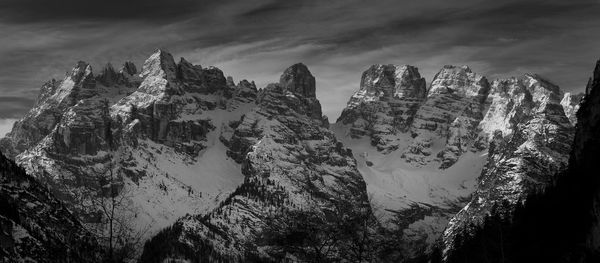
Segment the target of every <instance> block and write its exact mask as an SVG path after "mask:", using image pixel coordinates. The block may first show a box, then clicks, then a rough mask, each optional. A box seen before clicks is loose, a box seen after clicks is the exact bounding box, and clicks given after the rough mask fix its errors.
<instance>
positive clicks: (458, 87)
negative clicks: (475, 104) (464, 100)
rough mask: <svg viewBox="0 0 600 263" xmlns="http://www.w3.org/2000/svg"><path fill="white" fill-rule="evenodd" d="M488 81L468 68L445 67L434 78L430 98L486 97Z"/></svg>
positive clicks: (429, 92)
mask: <svg viewBox="0 0 600 263" xmlns="http://www.w3.org/2000/svg"><path fill="white" fill-rule="evenodd" d="M487 92H489V83H488V80H487V79H486V78H485V77H484V76H482V75H479V74H476V73H474V72H473V71H471V68H469V67H468V66H452V65H446V66H444V67H443V68H442V69H441V70H440V71H439V72H438V73H437V74H436V75H435V77H434V78H433V81H432V82H431V86H430V88H429V91H428V96H433V95H435V94H446V93H456V94H461V95H462V94H464V95H465V96H470V97H473V96H486V94H487Z"/></svg>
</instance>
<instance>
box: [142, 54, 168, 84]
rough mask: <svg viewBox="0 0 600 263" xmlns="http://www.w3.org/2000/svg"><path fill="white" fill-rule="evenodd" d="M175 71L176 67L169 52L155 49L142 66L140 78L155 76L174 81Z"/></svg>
mask: <svg viewBox="0 0 600 263" xmlns="http://www.w3.org/2000/svg"><path fill="white" fill-rule="evenodd" d="M176 71H177V65H176V64H175V60H174V59H173V55H171V54H170V53H169V52H167V51H165V50H162V49H157V50H156V51H155V52H154V53H153V54H152V55H150V57H149V58H148V59H146V61H145V62H144V65H143V66H142V72H141V74H140V75H141V77H142V78H145V77H148V76H156V77H161V78H165V79H174V78H175V76H176V75H175V73H176Z"/></svg>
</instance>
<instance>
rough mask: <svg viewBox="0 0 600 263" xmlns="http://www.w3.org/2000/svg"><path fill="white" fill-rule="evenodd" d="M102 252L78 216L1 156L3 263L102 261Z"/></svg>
mask: <svg viewBox="0 0 600 263" xmlns="http://www.w3.org/2000/svg"><path fill="white" fill-rule="evenodd" d="M100 251H101V250H100V248H99V246H98V243H97V242H96V239H95V238H94V237H93V236H92V234H91V233H90V232H88V231H87V230H86V229H85V228H84V226H83V225H82V224H81V223H80V222H79V220H78V219H77V217H75V216H74V215H72V214H71V213H70V212H69V210H67V208H66V207H65V206H64V205H63V204H62V203H61V202H60V201H59V200H57V199H56V198H54V197H53V196H52V194H50V193H49V192H48V191H47V190H46V188H45V186H43V185H42V184H40V183H38V182H37V181H36V180H35V179H34V178H32V177H30V176H29V175H27V174H26V173H25V171H24V170H23V169H22V168H21V167H19V166H18V165H17V164H15V163H14V162H13V161H11V160H9V159H7V158H6V157H5V156H4V155H3V154H2V153H0V261H2V262H29V261H35V262H98V261H101V257H100V256H101V255H100Z"/></svg>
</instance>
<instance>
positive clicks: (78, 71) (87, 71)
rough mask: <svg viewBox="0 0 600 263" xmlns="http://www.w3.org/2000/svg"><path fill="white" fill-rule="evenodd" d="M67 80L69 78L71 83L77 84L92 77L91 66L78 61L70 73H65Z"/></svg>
mask: <svg viewBox="0 0 600 263" xmlns="http://www.w3.org/2000/svg"><path fill="white" fill-rule="evenodd" d="M67 75H68V78H70V79H71V80H72V81H73V82H75V83H78V82H81V81H83V80H85V79H88V78H91V77H93V74H92V66H91V65H90V64H88V63H87V62H84V61H79V62H77V64H75V66H74V67H73V69H72V70H71V72H70V73H67Z"/></svg>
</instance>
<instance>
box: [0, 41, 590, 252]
mask: <svg viewBox="0 0 600 263" xmlns="http://www.w3.org/2000/svg"><path fill="white" fill-rule="evenodd" d="M579 101H581V96H580V95H571V94H569V93H567V94H563V93H562V92H561V91H560V89H559V88H558V87H557V86H556V85H554V84H552V83H550V82H549V81H547V80H544V79H543V78H541V77H540V76H537V75H525V76H522V77H519V78H509V79H502V80H496V81H493V82H492V83H490V82H489V81H488V80H487V79H486V78H485V77H484V76H482V75H480V74H477V73H474V72H473V71H472V70H471V69H470V68H469V67H466V66H444V67H443V68H442V69H441V70H440V71H439V73H437V74H436V75H435V77H434V79H433V80H432V82H431V84H430V86H429V88H427V85H426V81H425V79H424V78H422V77H421V76H420V74H419V71H418V69H417V68H416V67H413V66H408V65H405V66H396V65H373V66H371V67H370V68H369V69H367V70H366V71H365V72H364V73H363V75H362V79H361V83H360V87H359V89H358V91H357V92H356V93H355V94H354V95H353V96H352V97H351V98H350V99H349V101H348V104H347V107H346V108H345V109H344V110H343V112H342V114H341V116H340V117H339V118H338V120H337V122H336V123H335V124H332V125H330V124H329V122H328V120H327V118H326V117H325V116H323V115H322V110H321V105H320V103H319V100H318V99H317V98H316V80H315V78H314V76H313V75H312V73H311V72H310V71H309V70H308V68H307V67H306V66H305V65H303V64H295V65H292V66H291V67H289V68H287V69H286V70H285V71H284V72H283V74H282V75H281V77H280V80H279V82H278V83H273V84H270V85H268V86H267V87H265V88H263V89H261V90H258V89H257V87H256V86H255V84H254V83H253V82H249V81H246V80H242V81H240V82H239V83H238V84H235V83H234V81H233V78H231V77H228V78H226V77H225V75H224V74H223V72H222V71H221V70H219V69H217V68H214V67H208V68H204V67H202V66H200V65H193V64H191V63H189V62H188V61H186V60H185V59H183V58H182V59H181V60H180V61H179V62H175V60H174V58H173V56H172V55H171V54H169V53H168V52H166V51H164V50H157V51H156V52H155V53H153V54H152V55H151V56H150V57H149V58H148V59H147V60H146V61H145V62H144V64H143V66H142V68H141V71H140V72H138V70H137V68H136V66H135V65H134V64H133V63H130V62H127V63H125V64H124V65H123V66H122V67H121V69H120V70H118V71H117V70H115V69H114V68H113V66H112V65H110V64H108V65H107V66H105V67H104V68H103V69H102V70H101V72H100V74H99V75H94V73H93V71H92V68H91V66H90V65H89V64H87V63H85V62H79V63H77V65H76V66H75V67H74V68H73V70H72V71H71V72H69V73H67V75H66V76H65V78H64V79H63V80H59V81H57V80H51V81H49V82H47V83H46V84H44V85H43V86H42V87H41V90H40V95H39V97H38V99H37V101H36V104H35V106H34V107H33V108H32V109H31V111H30V112H28V113H27V115H26V116H25V117H24V118H22V119H21V120H19V121H18V122H17V123H15V125H14V128H13V130H12V131H11V132H10V133H9V134H8V135H7V137H6V138H3V139H2V140H0V146H1V147H2V151H3V152H5V153H6V154H7V156H8V157H9V158H11V159H14V160H15V161H16V163H18V164H19V165H21V166H22V167H24V168H25V170H26V171H27V173H29V174H31V175H32V176H33V177H34V178H35V180H36V181H38V182H40V183H41V185H44V186H45V187H47V188H48V190H49V192H51V193H52V194H53V195H55V196H56V197H57V199H59V200H61V201H62V202H64V204H65V206H66V207H67V208H68V209H69V210H71V211H72V212H73V213H74V214H75V215H76V216H78V217H79V218H80V220H81V221H82V222H84V223H85V226H87V227H89V228H90V229H94V231H96V232H95V234H96V235H97V236H98V237H100V238H101V240H106V237H105V235H104V234H105V231H106V218H107V215H106V203H107V202H106V201H114V200H115V198H117V197H118V202H116V203H115V202H112V205H111V208H112V207H114V208H115V209H114V211H116V214H115V215H111V216H109V217H114V219H115V220H116V221H117V222H118V223H119V227H121V228H124V229H125V230H126V231H128V232H129V233H133V234H132V236H128V238H133V237H134V236H135V237H138V238H139V239H140V240H142V241H143V240H147V239H150V238H151V237H153V238H151V239H150V240H149V242H148V243H146V246H145V249H144V251H143V253H142V254H141V258H142V261H147V262H160V261H162V260H167V259H173V260H192V261H193V260H223V261H243V260H244V259H249V258H256V257H258V258H261V259H271V260H273V259H274V255H273V254H272V253H271V251H272V248H273V245H272V244H268V243H266V242H265V241H264V240H262V238H263V232H265V229H268V228H269V227H271V226H270V222H271V221H272V219H273V218H287V216H289V215H291V214H294V213H296V212H298V211H313V212H315V213H317V214H318V217H319V218H331V217H332V214H335V213H334V212H332V211H335V209H336V208H337V207H339V206H340V204H349V205H350V206H352V207H354V208H355V209H356V210H360V211H366V214H367V215H368V216H369V217H371V215H372V213H374V215H375V216H376V217H377V218H379V222H380V223H381V224H382V225H383V226H385V227H386V228H387V229H391V230H398V231H400V232H401V233H402V235H401V239H402V240H401V242H400V243H401V246H402V249H401V250H402V251H403V253H407V254H406V255H403V256H404V257H408V258H411V257H418V256H421V255H424V254H427V253H428V252H430V249H431V247H432V245H433V244H435V243H436V242H437V241H439V240H442V241H443V242H442V243H443V246H444V248H445V249H451V248H452V246H453V244H454V239H455V237H456V235H457V233H464V232H469V231H470V229H469V227H470V226H471V225H472V224H477V223H480V222H481V220H483V219H484V218H485V216H486V215H488V214H489V213H490V212H491V211H492V208H493V207H495V206H496V204H498V203H506V202H508V203H509V204H512V205H514V204H517V203H518V202H521V201H522V200H523V198H525V197H526V196H527V195H528V194H530V193H532V192H534V191H538V190H542V189H544V188H545V187H546V186H547V185H549V184H550V183H551V182H552V181H553V178H554V177H553V174H555V173H556V172H558V171H560V170H561V169H563V168H564V167H565V165H566V163H567V161H568V154H569V152H570V143H571V141H572V140H573V133H574V129H573V124H574V123H575V122H576V121H575V119H576V118H575V117H574V115H575V113H576V112H577V109H578V107H579V106H578V102H579ZM346 147H348V148H346ZM32 180H33V179H32ZM109 203H110V202H109ZM109 210H110V209H109ZM74 224H75V223H74ZM111 224H112V223H111ZM378 227H379V226H377V227H373V229H375V228H378ZM111 239H112V236H111ZM138 241H139V240H138ZM138 245H139V244H138ZM333 247H335V246H333ZM333 250H334V251H336V249H335V248H334V249H333ZM338 253H339V252H338ZM138 256H140V255H138ZM338 256H339V255H338ZM286 257H288V256H287V255H286ZM287 259H290V258H289V257H288V258H287Z"/></svg>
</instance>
